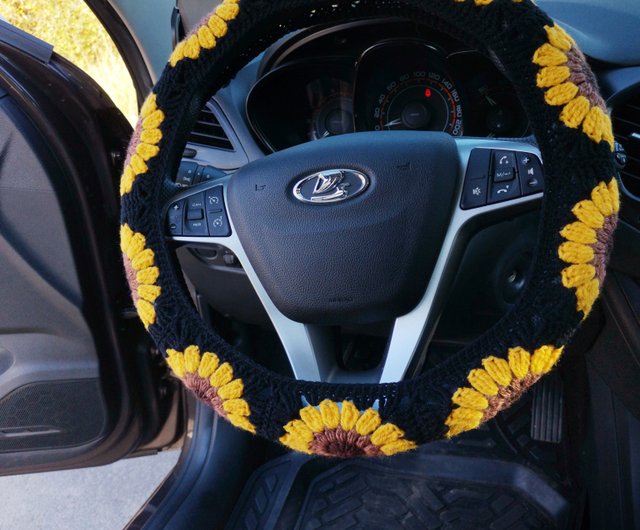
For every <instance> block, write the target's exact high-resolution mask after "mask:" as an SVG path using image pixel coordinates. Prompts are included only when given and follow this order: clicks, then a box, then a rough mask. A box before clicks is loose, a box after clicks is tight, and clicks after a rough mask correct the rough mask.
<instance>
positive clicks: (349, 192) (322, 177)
mask: <svg viewBox="0 0 640 530" xmlns="http://www.w3.org/2000/svg"><path fill="white" fill-rule="evenodd" d="M368 186H369V178H368V177H367V176H366V175H365V174H364V173H360V172H359V171H355V170H353V169H329V170H326V171H319V172H318V173H314V174H313V175H309V176H308V177H305V178H303V179H302V180H299V181H298V182H297V183H296V185H295V186H294V187H293V196H294V197H295V198H296V199H298V200H299V201H302V202H311V203H314V204H326V203H331V202H340V201H346V200H347V199H352V198H353V197H355V196H357V195H360V194H361V193H362V192H363V191H364V190H366V189H367V187H368Z"/></svg>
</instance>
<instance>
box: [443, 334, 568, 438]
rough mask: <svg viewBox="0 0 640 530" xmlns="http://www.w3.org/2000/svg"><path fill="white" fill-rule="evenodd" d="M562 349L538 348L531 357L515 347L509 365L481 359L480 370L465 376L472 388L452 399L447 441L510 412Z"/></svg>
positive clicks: (556, 358) (500, 360)
mask: <svg viewBox="0 0 640 530" xmlns="http://www.w3.org/2000/svg"><path fill="white" fill-rule="evenodd" d="M563 349H564V347H562V348H555V347H554V346H541V347H540V348H538V349H537V350H535V352H534V353H533V355H531V353H529V352H528V351H527V350H525V349H523V348H520V347H517V348H511V349H510V350H509V352H508V361H507V360H506V359H501V358H499V357H487V358H486V359H483V360H482V366H483V368H478V369H475V370H471V372H469V375H468V376H467V380H468V381H469V383H470V385H471V386H470V387H463V388H458V390H456V392H455V393H454V394H453V397H452V398H451V401H452V403H453V405H454V408H453V410H452V411H451V414H449V417H448V418H447V419H446V421H445V424H446V426H447V427H448V428H449V430H448V432H447V437H448V438H451V437H453V436H456V435H458V434H460V433H462V432H464V431H470V430H472V429H475V428H477V427H478V426H479V425H480V424H481V423H484V422H485V421H487V420H490V419H491V418H493V417H494V416H495V415H496V414H498V412H500V411H501V410H504V409H506V408H509V407H510V406H511V405H512V404H513V403H515V402H516V401H517V400H518V399H520V397H521V396H522V395H523V394H524V393H525V392H526V391H527V390H528V389H529V388H530V387H531V386H532V385H533V384H534V383H535V382H536V381H538V379H540V378H541V377H542V376H543V375H544V374H546V373H548V372H549V371H551V369H552V368H553V366H554V365H555V364H556V362H557V361H558V359H559V358H560V356H561V355H562V350H563Z"/></svg>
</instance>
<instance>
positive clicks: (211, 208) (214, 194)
mask: <svg viewBox="0 0 640 530" xmlns="http://www.w3.org/2000/svg"><path fill="white" fill-rule="evenodd" d="M204 202H205V204H206V209H207V212H209V213H217V212H218V211H221V210H222V209H223V207H224V199H223V197H222V186H216V187H215V188H211V189H210V190H207V191H206V192H205V198H204Z"/></svg>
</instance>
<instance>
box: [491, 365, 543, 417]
mask: <svg viewBox="0 0 640 530" xmlns="http://www.w3.org/2000/svg"><path fill="white" fill-rule="evenodd" d="M538 379H540V376H536V375H532V374H527V375H526V376H525V378H524V379H521V380H518V379H514V380H512V381H511V383H509V386H501V387H499V390H498V394H497V395H495V396H491V397H489V398H487V400H488V401H489V406H488V407H487V408H486V409H485V411H484V415H483V417H482V421H487V420H490V419H491V418H493V417H494V416H495V415H496V414H498V412H500V411H502V410H505V409H507V408H509V407H510V406H511V405H513V404H514V403H515V402H516V401H518V400H519V399H520V398H521V397H522V396H523V395H524V393H525V392H526V391H527V390H529V388H531V387H532V386H533V385H534V384H535V382H536V381H537V380H538Z"/></svg>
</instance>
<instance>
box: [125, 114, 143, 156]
mask: <svg viewBox="0 0 640 530" xmlns="http://www.w3.org/2000/svg"><path fill="white" fill-rule="evenodd" d="M142 119H143V118H142V117H140V118H138V123H136V127H135V129H134V130H133V134H132V135H131V140H129V146H128V147H127V157H126V158H125V161H124V166H123V167H127V166H128V165H129V162H131V157H132V156H133V154H134V153H135V152H136V147H138V144H139V143H140V136H141V135H142Z"/></svg>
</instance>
